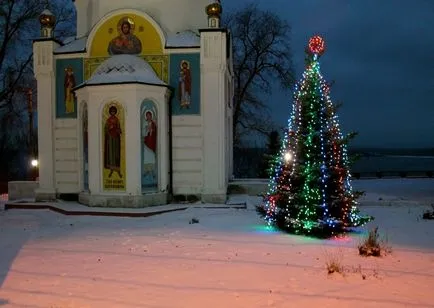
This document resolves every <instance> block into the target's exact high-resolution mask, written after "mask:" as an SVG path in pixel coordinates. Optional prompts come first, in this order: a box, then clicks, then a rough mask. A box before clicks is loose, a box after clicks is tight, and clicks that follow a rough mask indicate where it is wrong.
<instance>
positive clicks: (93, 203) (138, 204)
mask: <svg viewBox="0 0 434 308" xmlns="http://www.w3.org/2000/svg"><path fill="white" fill-rule="evenodd" d="M78 202H80V203H81V204H84V205H87V206H90V207H109V208H143V207H149V206H157V205H165V204H167V203H168V195H167V193H153V194H145V195H135V196H134V195H93V194H89V193H88V192H82V193H80V194H79V195H78Z"/></svg>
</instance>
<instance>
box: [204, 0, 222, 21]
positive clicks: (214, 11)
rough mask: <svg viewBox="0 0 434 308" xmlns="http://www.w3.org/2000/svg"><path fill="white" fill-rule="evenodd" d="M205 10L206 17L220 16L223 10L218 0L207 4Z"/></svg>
mask: <svg viewBox="0 0 434 308" xmlns="http://www.w3.org/2000/svg"><path fill="white" fill-rule="evenodd" d="M205 11H206V14H207V15H208V17H220V15H221V14H222V12H223V8H222V5H221V4H220V1H218V0H216V1H215V2H214V3H211V4H209V5H207V6H206V8H205Z"/></svg>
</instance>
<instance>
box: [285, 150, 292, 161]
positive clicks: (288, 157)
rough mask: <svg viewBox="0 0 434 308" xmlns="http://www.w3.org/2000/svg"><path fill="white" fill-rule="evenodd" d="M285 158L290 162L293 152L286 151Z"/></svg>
mask: <svg viewBox="0 0 434 308" xmlns="http://www.w3.org/2000/svg"><path fill="white" fill-rule="evenodd" d="M284 158H285V161H286V162H290V161H291V160H292V154H291V153H289V152H286V153H285V156H284Z"/></svg>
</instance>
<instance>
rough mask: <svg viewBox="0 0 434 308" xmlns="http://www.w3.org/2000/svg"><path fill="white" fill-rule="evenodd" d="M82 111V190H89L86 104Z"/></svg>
mask: <svg viewBox="0 0 434 308" xmlns="http://www.w3.org/2000/svg"><path fill="white" fill-rule="evenodd" d="M82 106H83V109H82V110H83V111H82V138H83V188H84V190H89V138H88V116H87V103H83V105H82Z"/></svg>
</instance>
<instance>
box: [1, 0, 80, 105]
mask: <svg viewBox="0 0 434 308" xmlns="http://www.w3.org/2000/svg"><path fill="white" fill-rule="evenodd" d="M68 3H70V1H69V2H67V1H66V0H62V1H59V0H57V1H55V0H51V1H40V0H26V1H22V0H5V1H0V109H2V108H5V107H6V105H8V104H11V103H12V101H13V99H12V98H13V96H14V95H15V94H16V93H17V92H19V91H20V88H23V87H28V86H29V85H28V84H23V82H25V81H26V80H29V78H28V77H26V75H32V66H31V62H32V40H33V39H35V38H37V37H38V36H39V24H38V17H39V15H40V14H41V12H42V11H43V10H44V9H45V8H49V9H50V10H51V11H52V12H53V13H54V14H55V15H56V17H57V23H56V31H55V35H56V38H58V39H62V38H64V37H66V36H68V35H74V34H75V33H74V32H75V31H74V27H73V26H72V23H73V16H74V10H73V7H72V5H71V4H70V5H69V6H68V5H67V4H68Z"/></svg>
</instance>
